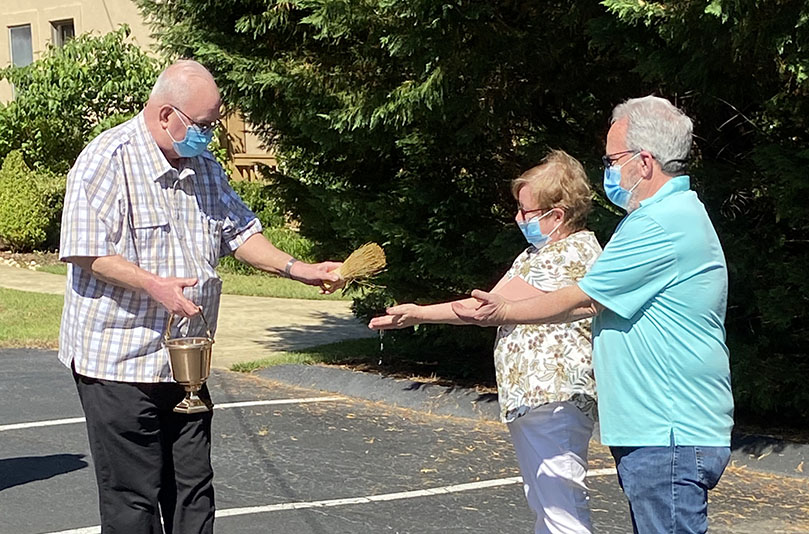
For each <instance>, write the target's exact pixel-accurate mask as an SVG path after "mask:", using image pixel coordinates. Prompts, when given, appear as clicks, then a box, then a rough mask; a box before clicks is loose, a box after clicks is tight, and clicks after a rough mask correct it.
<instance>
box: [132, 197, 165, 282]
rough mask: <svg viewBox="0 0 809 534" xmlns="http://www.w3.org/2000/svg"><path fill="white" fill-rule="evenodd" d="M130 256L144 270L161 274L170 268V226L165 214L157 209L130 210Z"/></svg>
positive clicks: (163, 274)
mask: <svg viewBox="0 0 809 534" xmlns="http://www.w3.org/2000/svg"><path fill="white" fill-rule="evenodd" d="M132 231H133V234H134V235H133V245H134V247H135V255H134V256H135V257H134V258H132V259H133V260H134V262H135V263H137V265H138V266H139V267H140V268H141V269H144V270H147V271H149V272H152V273H154V274H160V275H162V276H166V275H168V274H169V273H170V272H171V271H172V269H171V263H172V262H171V256H170V253H171V235H170V234H171V227H170V226H169V217H168V215H167V214H165V213H162V212H160V211H157V210H148V209H135V210H134V211H133V212H132Z"/></svg>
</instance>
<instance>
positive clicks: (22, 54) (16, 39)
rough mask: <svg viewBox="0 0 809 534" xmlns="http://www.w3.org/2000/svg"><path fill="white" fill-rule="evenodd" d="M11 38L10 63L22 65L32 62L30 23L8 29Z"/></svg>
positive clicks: (32, 49)
mask: <svg viewBox="0 0 809 534" xmlns="http://www.w3.org/2000/svg"><path fill="white" fill-rule="evenodd" d="M8 35H9V39H10V40H11V63H12V64H13V65H15V66H17V67H24V66H26V65H29V64H31V63H33V62H34V48H33V43H32V42H31V25H30V24H26V25H24V26H12V27H10V28H9V29H8Z"/></svg>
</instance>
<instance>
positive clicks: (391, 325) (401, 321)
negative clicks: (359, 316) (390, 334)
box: [368, 304, 419, 330]
mask: <svg viewBox="0 0 809 534" xmlns="http://www.w3.org/2000/svg"><path fill="white" fill-rule="evenodd" d="M418 310H419V306H418V305H416V304H399V305H397V306H391V307H390V308H388V309H387V310H385V313H386V314H387V315H380V316H379V317H374V318H373V319H371V322H370V323H368V328H370V329H371V330H398V329H400V328H407V327H409V326H415V325H417V324H419V317H418Z"/></svg>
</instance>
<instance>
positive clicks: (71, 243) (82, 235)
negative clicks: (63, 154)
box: [59, 145, 123, 260]
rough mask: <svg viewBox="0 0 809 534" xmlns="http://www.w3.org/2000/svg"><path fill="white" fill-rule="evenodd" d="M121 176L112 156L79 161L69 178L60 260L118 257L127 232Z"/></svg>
mask: <svg viewBox="0 0 809 534" xmlns="http://www.w3.org/2000/svg"><path fill="white" fill-rule="evenodd" d="M92 146H93V145H90V147H92ZM90 147H88V149H89V148H90ZM117 172H118V165H117V163H116V160H115V158H114V157H111V155H110V154H100V153H92V152H87V153H84V154H82V155H80V156H79V158H78V159H77V160H76V163H75V164H74V165H73V167H72V168H71V170H70V172H69V173H68V177H67V188H66V191H65V201H64V206H63V209H62V227H61V234H60V241H59V258H60V259H62V260H64V259H65V258H69V257H74V256H92V257H97V256H111V255H113V254H117V251H116V248H115V243H116V242H117V241H118V240H119V239H120V236H121V232H122V230H123V226H122V222H123V218H122V216H121V206H120V199H121V192H120V186H119V183H118V179H117Z"/></svg>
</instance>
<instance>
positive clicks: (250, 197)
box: [220, 181, 315, 274]
mask: <svg viewBox="0 0 809 534" xmlns="http://www.w3.org/2000/svg"><path fill="white" fill-rule="evenodd" d="M230 185H231V187H233V190H234V191H236V193H237V194H238V195H239V196H240V197H241V199H242V200H243V201H244V203H245V204H247V207H249V208H250V209H251V210H252V211H253V213H255V214H256V216H257V217H258V220H259V221H261V225H262V226H263V227H264V232H263V233H264V236H265V237H266V238H267V239H269V240H270V242H271V243H272V244H273V245H275V246H276V247H278V248H279V249H281V250H283V251H284V252H286V253H287V254H291V255H293V256H295V257H296V258H298V259H299V260H301V261H306V262H312V261H315V259H314V254H313V250H314V243H312V242H311V241H309V240H308V239H306V238H305V237H303V236H301V235H300V233H298V232H297V231H296V230H293V229H292V228H288V227H287V226H285V220H284V214H283V211H282V210H281V208H280V207H279V206H278V203H277V202H276V197H275V192H274V190H273V187H272V186H271V185H270V184H268V183H264V182H236V181H232V182H231V183H230ZM220 269H221V270H222V271H224V272H229V273H238V274H255V273H257V272H258V271H257V270H256V269H253V268H252V267H250V266H249V265H246V264H244V263H242V262H240V261H238V260H237V259H236V258H233V257H231V256H228V257H226V258H222V263H221V264H220Z"/></svg>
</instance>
